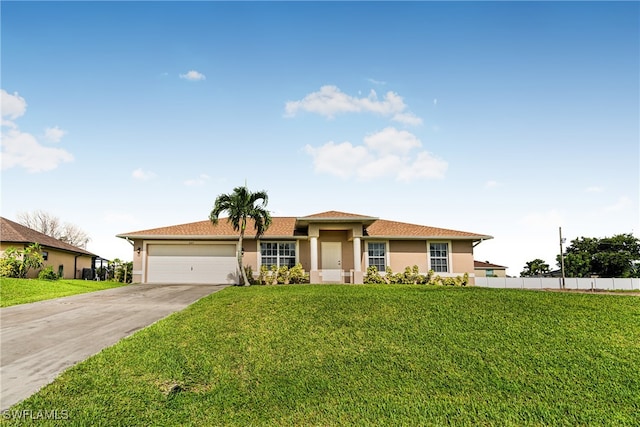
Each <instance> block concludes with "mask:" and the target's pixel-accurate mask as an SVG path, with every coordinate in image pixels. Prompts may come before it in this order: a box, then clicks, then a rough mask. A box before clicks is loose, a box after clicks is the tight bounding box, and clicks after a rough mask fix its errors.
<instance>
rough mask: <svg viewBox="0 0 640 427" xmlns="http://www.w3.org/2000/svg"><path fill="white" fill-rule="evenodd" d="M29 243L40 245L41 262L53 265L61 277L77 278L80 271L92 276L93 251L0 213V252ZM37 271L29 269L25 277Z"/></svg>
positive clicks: (80, 276)
mask: <svg viewBox="0 0 640 427" xmlns="http://www.w3.org/2000/svg"><path fill="white" fill-rule="evenodd" d="M33 243H38V244H39V245H40V246H41V248H42V257H43V258H44V266H45V267H48V266H51V267H53V270H54V271H56V272H58V274H60V276H61V277H62V278H64V279H81V278H83V272H84V273H85V276H86V275H87V274H89V275H90V276H91V277H89V278H93V271H94V262H95V259H96V258H97V256H96V255H94V254H92V253H91V252H89V251H87V250H85V249H81V248H77V247H75V246H72V245H69V244H68V243H64V242H62V241H60V240H58V239H55V238H53V237H50V236H47V235H46V234H42V233H40V232H38V231H35V230H33V229H31V228H28V227H25V226H24V225H21V224H18V223H17V222H13V221H10V220H8V219H6V218H2V217H0V254H4V251H5V250H7V249H8V248H10V247H14V248H16V249H18V250H24V249H25V248H27V247H28V246H30V245H32V244H33ZM38 272H39V270H38V271H33V270H32V271H29V273H28V277H30V278H34V277H37V276H38ZM87 272H89V273H87ZM85 278H87V277H85Z"/></svg>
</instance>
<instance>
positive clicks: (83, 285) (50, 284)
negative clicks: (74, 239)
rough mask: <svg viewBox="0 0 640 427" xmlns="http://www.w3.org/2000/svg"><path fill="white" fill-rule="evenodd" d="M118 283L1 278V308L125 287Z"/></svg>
mask: <svg viewBox="0 0 640 427" xmlns="http://www.w3.org/2000/svg"><path fill="white" fill-rule="evenodd" d="M124 285H125V284H124V283H118V282H96V281H93V280H64V279H63V280H40V279H9V278H6V277H3V278H0V307H8V306H11V305H17V304H25V303H28V302H35V301H42V300H46V299H52V298H60V297H66V296H69V295H75V294H82V293H85V292H93V291H100V290H103V289H109V288H117V287H119V286H124Z"/></svg>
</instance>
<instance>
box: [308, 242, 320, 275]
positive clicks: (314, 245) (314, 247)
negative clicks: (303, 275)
mask: <svg viewBox="0 0 640 427" xmlns="http://www.w3.org/2000/svg"><path fill="white" fill-rule="evenodd" d="M309 243H310V245H309V246H310V249H311V271H310V272H309V279H310V281H311V283H320V272H319V271H318V238H317V237H315V236H313V237H311V239H310V242H309Z"/></svg>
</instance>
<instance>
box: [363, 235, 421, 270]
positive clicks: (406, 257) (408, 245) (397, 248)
mask: <svg viewBox="0 0 640 427" xmlns="http://www.w3.org/2000/svg"><path fill="white" fill-rule="evenodd" d="M388 248H389V257H388V259H389V266H390V267H391V270H393V272H394V273H399V272H402V271H404V269H405V268H406V267H413V266H414V265H417V266H418V268H419V269H420V270H419V271H420V273H422V274H427V272H428V271H429V270H428V268H427V245H426V243H425V242H424V241H423V240H391V241H389V246H388ZM363 265H364V264H363Z"/></svg>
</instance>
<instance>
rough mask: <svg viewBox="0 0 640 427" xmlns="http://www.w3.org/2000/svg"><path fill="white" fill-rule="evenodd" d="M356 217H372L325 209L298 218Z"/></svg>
mask: <svg viewBox="0 0 640 427" xmlns="http://www.w3.org/2000/svg"><path fill="white" fill-rule="evenodd" d="M356 218H366V219H370V218H374V217H371V216H369V215H358V214H354V213H348V212H339V211H327V212H320V213H317V214H313V215H307V216H303V217H301V218H300V219H356Z"/></svg>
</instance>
